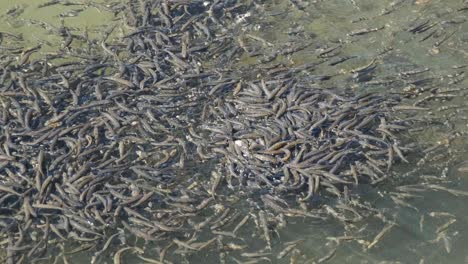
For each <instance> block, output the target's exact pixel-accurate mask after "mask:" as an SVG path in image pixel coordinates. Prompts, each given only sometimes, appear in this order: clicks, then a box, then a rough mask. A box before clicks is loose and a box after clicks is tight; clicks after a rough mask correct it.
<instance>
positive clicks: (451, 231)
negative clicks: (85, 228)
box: [0, 0, 468, 263]
mask: <svg viewBox="0 0 468 264" xmlns="http://www.w3.org/2000/svg"><path fill="white" fill-rule="evenodd" d="M42 2H46V1H35V2H34V4H31V1H26V0H22V1H2V2H1V3H0V14H3V16H2V18H1V19H2V21H3V23H2V24H1V25H0V31H7V32H14V33H15V34H18V33H22V34H23V37H24V38H25V40H26V41H27V42H29V44H30V45H31V46H34V45H35V44H36V43H37V42H41V43H44V46H45V49H43V50H41V53H46V52H48V51H53V50H54V48H55V47H56V46H57V45H58V46H60V45H61V43H62V40H63V38H61V37H57V36H56V34H53V33H52V34H51V33H50V31H48V30H47V29H44V28H43V27H40V26H37V25H31V23H28V19H33V20H40V21H44V22H47V23H50V24H51V25H53V26H54V27H57V28H58V27H60V25H61V23H64V24H65V25H67V26H69V27H72V28H75V32H82V31H84V30H85V29H87V30H88V31H89V32H91V34H99V32H100V31H101V30H102V29H103V28H107V26H108V24H109V23H111V20H112V14H110V13H107V12H106V11H105V9H103V8H102V6H101V8H99V6H98V7H92V6H88V7H85V8H84V10H83V11H82V12H81V13H80V14H79V15H78V16H77V17H65V18H62V19H63V22H62V19H61V18H60V16H59V14H63V13H66V12H67V11H71V10H77V9H82V8H83V7H82V6H81V5H77V6H61V5H54V6H50V7H45V8H43V9H37V5H38V4H40V3H42ZM102 2H105V1H102ZM293 2H294V3H299V6H294V5H293V4H292V3H293ZM301 3H302V4H303V6H302V7H301V5H302V4H301ZM464 6H466V4H465V5H464V4H463V3H462V1H460V0H449V1H431V0H417V1H404V0H402V1H398V0H396V1H370V0H369V1H358V0H346V1H290V0H275V1H269V2H268V3H267V4H264V5H261V6H259V9H258V10H256V11H254V12H252V15H251V16H250V17H248V18H247V21H248V23H246V24H245V25H243V26H242V27H241V28H239V36H240V37H241V38H243V39H245V41H246V43H247V44H248V45H251V46H252V47H259V48H262V49H273V48H276V47H277V46H278V45H282V44H283V43H285V42H287V41H293V42H294V43H297V42H298V40H301V41H302V42H303V43H305V44H308V46H307V47H306V48H304V49H303V50H301V51H298V52H295V53H293V54H292V55H287V56H279V57H278V58H277V59H276V60H274V61H272V62H271V64H274V63H283V64H285V65H290V66H300V65H302V64H304V63H312V62H319V61H321V60H322V59H323V57H326V56H328V53H326V54H323V55H320V54H321V53H322V52H324V51H325V50H327V49H328V48H331V47H335V46H336V47H337V49H336V50H333V51H330V52H331V53H332V52H338V51H339V57H346V56H350V57H352V58H350V59H349V60H346V61H345V62H343V63H339V64H337V65H330V63H329V62H326V63H322V64H320V65H319V66H317V67H316V69H315V70H314V71H313V73H306V74H307V75H308V76H309V77H310V79H311V82H313V83H316V85H317V86H319V87H318V88H328V87H349V88H351V89H353V90H355V91H357V92H365V91H385V92H388V91H391V92H396V93H406V94H408V96H410V94H409V92H410V91H413V90H414V89H421V88H424V89H427V92H425V93H423V95H419V96H417V97H416V96H415V98H414V100H415V101H417V100H421V99H422V98H424V97H426V96H430V95H433V94H440V93H443V92H444V91H447V92H446V93H448V94H455V95H456V97H455V98H453V99H450V100H443V99H441V98H434V100H429V101H427V102H425V103H424V102H422V103H421V106H424V107H426V108H429V110H425V111H415V112H414V116H415V117H420V118H426V119H427V120H428V121H427V124H426V127H425V129H423V130H420V131H413V132H411V133H409V134H408V135H405V137H406V138H405V140H407V141H412V140H414V141H416V142H418V143H419V145H420V146H421V147H417V148H416V149H415V151H413V153H412V155H411V156H409V157H408V159H409V164H401V165H400V166H399V167H398V168H396V169H395V170H396V173H395V175H394V178H393V179H392V180H389V181H387V182H384V183H382V184H380V185H379V186H378V188H370V187H369V188H366V187H365V186H363V187H360V188H359V190H357V192H359V193H360V200H361V201H366V202H368V203H369V205H371V206H373V207H374V208H376V209H377V210H379V211H380V212H382V215H384V216H385V217H386V218H389V219H390V220H393V221H394V222H395V223H396V225H395V226H394V227H393V228H392V229H390V230H389V232H388V233H386V234H385V235H384V236H383V237H382V239H381V241H379V242H378V243H377V244H375V246H373V247H371V248H369V249H367V248H368V247H369V243H370V242H372V241H373V240H374V238H375V237H376V236H377V235H378V234H379V232H380V231H381V230H382V228H384V226H386V225H387V224H386V223H384V222H383V221H382V220H381V218H379V217H376V216H370V217H367V218H364V220H362V221H360V222H357V223H349V224H347V225H344V224H343V223H341V222H339V221H334V220H331V221H329V222H327V223H326V224H323V223H321V224H320V225H318V224H314V223H311V221H309V220H307V219H301V218H294V219H289V220H288V225H287V228H285V229H283V230H281V231H280V232H279V237H275V241H276V242H274V244H273V254H272V257H271V259H272V260H273V263H289V261H292V260H291V259H290V258H293V257H296V258H297V262H298V263H302V262H304V261H306V260H309V259H316V260H317V259H320V258H322V257H324V256H326V255H327V254H328V253H329V252H331V251H332V250H334V248H335V244H334V243H333V242H332V240H330V239H327V237H335V236H343V235H354V234H357V236H359V238H358V239H356V240H351V241H350V242H342V243H341V244H340V245H339V246H338V247H336V253H335V254H334V255H333V257H331V258H330V260H328V262H329V263H379V262H381V263H418V262H419V263H421V262H422V261H424V262H422V263H442V262H444V263H468V253H467V252H466V250H465V249H466V247H467V246H468V216H467V215H466V203H467V202H468V197H467V196H466V195H459V196H456V195H453V194H450V193H448V192H447V191H441V190H428V189H427V188H426V189H424V190H422V191H420V192H411V193H412V194H414V195H415V196H414V197H410V198H407V199H404V202H406V203H408V204H409V205H410V206H408V204H407V205H404V204H403V203H400V204H398V202H395V201H394V200H392V199H391V198H390V194H391V193H395V192H397V191H398V189H397V188H398V186H401V185H412V184H417V185H419V186H423V185H424V184H425V185H424V186H428V185H429V184H440V185H441V186H444V187H447V188H451V189H456V190H463V191H468V174H467V172H461V171H458V168H459V167H460V166H462V164H463V162H467V161H468V151H467V149H468V143H467V142H468V140H467V136H466V134H463V133H468V122H467V118H468V114H467V112H468V106H467V103H466V100H465V99H466V91H467V88H468V81H467V80H466V79H465V78H464V76H465V73H464V72H465V71H466V70H467V69H468V67H463V65H466V64H468V33H467V32H468V22H466V19H467V12H468V11H467V10H462V8H463V7H464ZM13 7H18V9H21V8H24V12H22V13H20V12H19V11H17V12H18V15H17V16H16V15H14V16H11V15H7V14H5V13H6V12H7V10H10V13H13V14H14V13H15V11H12V9H11V8H13ZM298 7H299V8H298ZM387 12H388V13H387ZM426 21H427V22H426ZM424 23H426V24H424ZM417 25H422V26H421V28H420V31H424V32H420V33H412V32H411V30H412V29H413V31H417V27H416V26H417ZM429 26H430V27H429ZM424 27H429V28H428V29H425V28H424ZM423 28H424V30H423ZM364 30H368V31H370V32H369V33H364V32H363V31H364ZM288 32H289V33H288ZM360 32H361V33H360ZM248 35H252V36H257V37H260V38H262V39H264V40H265V41H267V42H268V43H271V44H272V45H273V47H270V45H268V44H264V43H262V41H259V40H255V39H252V38H249V36H248ZM2 45H3V44H2ZM74 45H78V44H74ZM42 55H43V54H42ZM37 56H41V54H38V55H37ZM374 59H375V62H374V63H375V65H376V68H375V70H374V71H373V72H372V73H371V74H370V75H369V76H362V77H359V78H356V76H354V74H353V72H352V71H353V69H356V68H358V67H362V66H364V65H367V64H369V63H370V62H372V61H373V60H374ZM256 63H257V62H256V58H255V57H254V58H252V57H249V56H247V55H245V56H244V57H242V58H241V59H240V60H239V61H238V62H237V64H236V67H238V68H239V69H240V70H242V69H243V68H245V67H246V66H247V65H255V64H256ZM454 66H455V67H454ZM426 68H427V70H425V71H423V72H421V73H417V74H410V73H408V74H407V75H405V74H401V73H402V72H406V71H412V70H414V69H426ZM323 75H330V76H333V78H330V79H329V80H325V81H322V82H317V81H315V80H316V78H317V76H323ZM435 89H438V90H437V93H436V92H433V93H431V90H432V91H436V90H435ZM445 108H447V109H445ZM428 117H430V118H428ZM437 144H439V145H440V148H439V149H438V150H435V151H434V152H432V153H437V154H439V155H438V156H436V155H435V154H434V155H432V153H431V155H428V160H422V159H423V158H424V154H423V152H422V150H423V149H425V148H427V147H431V146H434V145H437ZM434 156H435V157H434ZM416 164H419V166H416ZM465 166H466V165H465ZM432 176H433V177H432ZM240 206H242V203H241V205H240ZM452 219H454V220H456V221H455V222H453V223H452V224H450V225H449V226H448V227H447V228H446V230H440V227H441V226H443V225H444V224H446V223H447V222H448V221H453V220H452ZM438 229H439V230H438ZM437 231H439V232H437ZM441 234H442V235H441ZM245 235H246V237H247V234H245ZM438 235H439V236H438ZM246 239H247V240H249V241H250V240H252V241H254V242H252V243H250V244H249V245H250V246H251V247H252V248H249V249H251V250H252V251H254V250H257V249H258V248H260V247H261V246H259V245H255V239H257V237H253V238H251V239H249V238H246ZM295 239H305V241H304V242H303V243H302V244H299V245H298V246H297V248H298V249H299V250H300V253H297V255H295V254H294V253H293V254H292V255H288V256H286V257H285V258H283V259H281V260H277V259H276V255H277V254H278V253H279V252H280V251H281V250H282V248H283V246H282V245H280V243H279V242H285V241H291V240H295ZM148 256H151V255H148ZM82 257H83V256H80V255H77V256H72V258H71V262H72V263H75V262H78V263H79V262H80V261H81V262H82V261H84V260H83V259H82ZM236 258H238V259H241V257H239V256H236ZM124 260H125V261H124V262H123V263H140V262H139V260H138V261H137V260H135V258H133V257H131V256H124ZM189 261H190V263H206V262H209V263H217V261H218V254H217V253H206V255H205V253H203V254H199V255H197V256H195V257H193V258H189ZM108 262H110V260H108ZM51 263H52V260H51ZM83 263H84V262H83ZM228 263H232V260H231V259H228Z"/></svg>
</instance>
